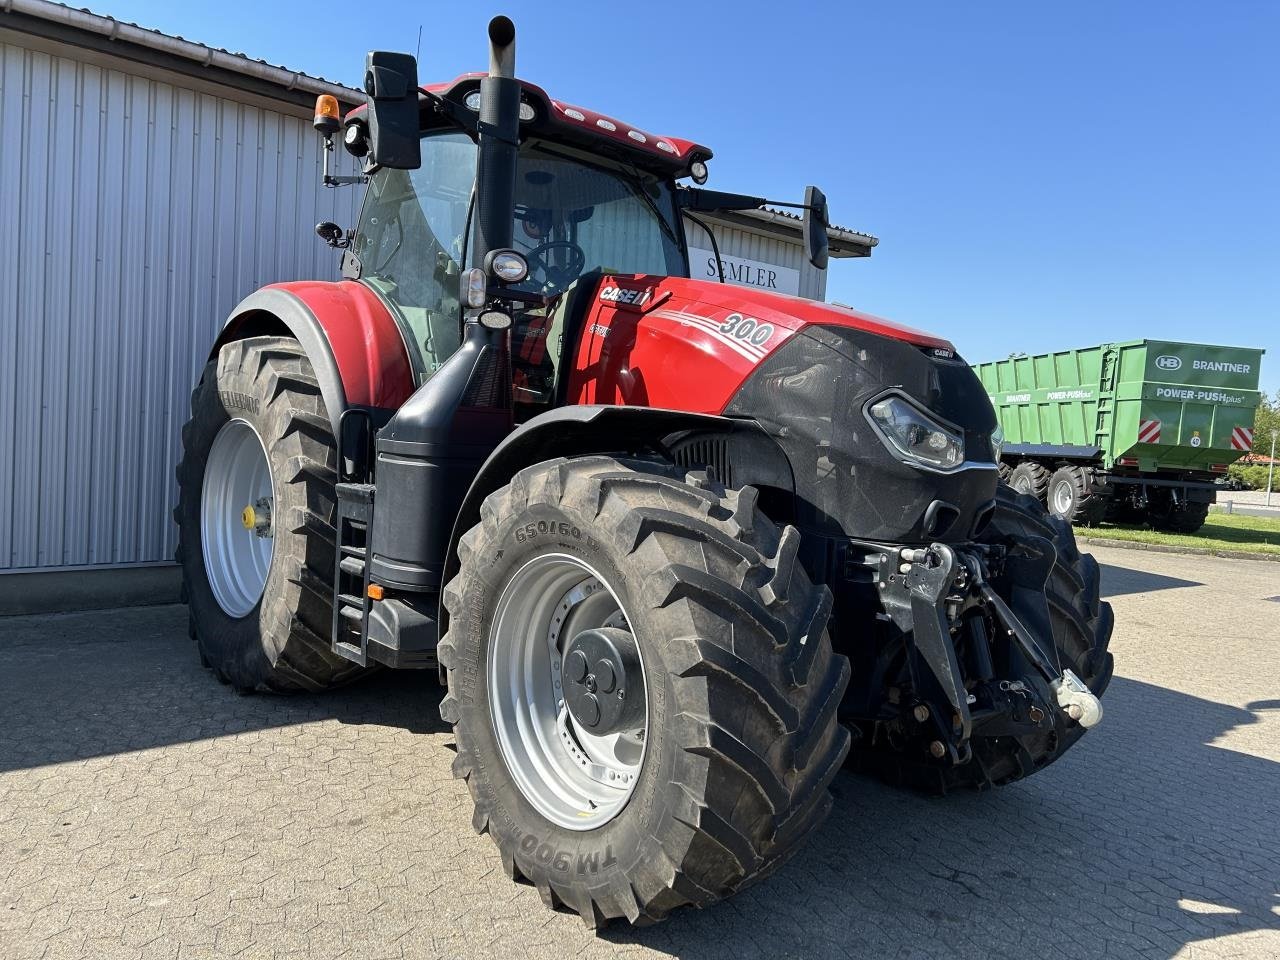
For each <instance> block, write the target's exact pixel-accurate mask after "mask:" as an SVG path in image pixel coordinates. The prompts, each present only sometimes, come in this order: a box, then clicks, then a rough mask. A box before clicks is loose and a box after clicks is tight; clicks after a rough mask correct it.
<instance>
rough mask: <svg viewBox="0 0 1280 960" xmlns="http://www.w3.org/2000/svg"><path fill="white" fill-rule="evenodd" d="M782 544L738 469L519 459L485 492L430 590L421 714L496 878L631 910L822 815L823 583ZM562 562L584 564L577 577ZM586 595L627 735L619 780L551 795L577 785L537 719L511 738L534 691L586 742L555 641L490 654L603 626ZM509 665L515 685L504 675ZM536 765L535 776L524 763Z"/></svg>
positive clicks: (774, 843) (758, 864) (663, 905)
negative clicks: (728, 474)
mask: <svg viewBox="0 0 1280 960" xmlns="http://www.w3.org/2000/svg"><path fill="white" fill-rule="evenodd" d="M682 477H683V478H682ZM798 544H799V534H798V532H797V531H796V530H795V528H793V527H785V528H782V529H779V528H778V527H776V526H775V525H774V524H773V523H772V522H771V521H770V520H769V519H768V518H767V517H766V516H765V515H764V514H763V513H761V512H760V510H759V509H758V508H757V506H756V491H755V489H754V488H752V487H744V488H742V489H739V490H727V489H725V488H724V487H722V486H720V485H719V484H718V483H716V482H715V481H714V479H712V478H710V477H708V475H707V474H706V473H692V474H688V475H682V474H681V473H679V472H677V471H676V470H675V469H674V468H671V467H669V466H667V465H665V464H660V463H656V462H650V461H640V460H619V459H613V458H610V457H603V456H591V457H582V458H575V459H567V460H566V459H558V460H552V461H548V462H545V463H539V464H536V465H534V466H531V467H528V468H526V469H524V470H522V471H521V472H520V473H518V474H517V475H516V476H515V477H514V478H513V479H512V481H511V483H510V484H508V485H507V486H506V487H504V488H502V489H501V490H498V491H497V492H495V493H494V494H492V495H490V496H489V497H488V498H487V499H486V500H485V502H484V505H483V508H482V510H481V522H480V523H479V524H477V525H476V526H475V527H474V528H472V529H471V530H470V531H468V532H467V533H466V535H464V536H463V538H462V540H461V542H460V545H459V559H460V561H461V567H460V569H459V572H458V574H457V576H456V577H455V578H454V579H453V580H452V581H450V583H449V584H448V586H447V587H446V589H445V592H444V602H445V606H446V609H447V611H448V614H449V624H448V632H447V634H446V636H445V637H444V639H443V640H442V641H441V643H440V648H439V654H440V662H441V663H442V664H443V665H444V666H445V668H446V669H447V671H448V674H447V676H448V688H449V692H448V695H447V696H446V697H445V699H444V701H443V702H442V704H441V707H440V713H441V716H442V717H443V718H444V719H445V721H446V722H448V723H451V724H453V727H454V734H455V737H456V741H457V751H458V752H457V757H456V759H455V761H454V765H453V771H454V775H455V776H457V777H459V778H461V779H463V780H465V781H466V783H467V786H468V788H469V790H470V793H471V797H472V799H473V801H474V803H475V813H474V818H473V825H474V827H475V829H476V831H477V832H478V833H488V834H489V835H490V837H491V838H492V839H493V841H494V842H495V843H496V844H497V847H498V850H499V853H500V857H501V862H502V866H503V869H504V871H505V872H506V873H507V875H508V876H509V877H511V878H512V879H513V880H517V881H524V882H528V883H532V884H533V885H535V886H536V887H537V888H538V891H539V893H540V894H541V896H542V899H543V901H544V903H546V904H547V906H548V907H551V908H567V909H569V910H573V911H576V912H577V913H578V914H579V915H580V916H581V917H582V919H583V920H584V921H585V922H586V923H587V924H588V925H589V926H597V925H602V924H603V923H605V922H607V921H608V920H610V919H612V918H618V917H625V918H626V919H627V920H629V921H631V922H633V923H645V922H653V921H656V920H660V919H662V918H663V917H665V916H666V915H667V914H668V913H669V912H670V911H671V910H673V909H676V908H678V907H681V906H686V905H693V906H698V907H702V906H707V905H708V904H711V903H714V902H715V901H717V900H720V899H722V898H723V897H726V896H728V895H729V894H731V893H733V892H734V891H736V890H738V889H740V888H741V887H743V886H745V885H747V884H749V883H752V882H754V881H756V880H758V879H760V878H762V877H764V876H766V875H767V874H768V873H770V872H771V871H772V870H774V869H775V868H776V867H777V866H778V865H779V864H780V863H782V862H783V861H784V860H785V859H786V858H787V857H789V856H790V855H791V854H792V853H794V852H795V851H796V849H797V848H798V846H799V844H800V842H801V841H802V840H803V838H805V837H806V836H807V835H808V834H810V833H811V832H812V831H813V829H814V828H815V827H817V825H818V824H820V823H821V822H822V821H823V820H824V819H825V818H826V815H827V813H828V811H829V810H830V807H831V804H832V798H831V794H830V791H829V789H828V787H829V784H830V783H831V780H832V778H833V777H834V776H835V775H836V773H837V771H838V770H839V769H840V767H841V765H842V763H843V760H844V758H845V755H846V753H847V751H848V748H849V733H848V731H847V730H846V729H845V728H844V727H842V726H841V725H840V724H839V723H838V722H837V719H836V714H837V709H838V707H839V704H840V702H841V699H842V697H843V694H844V690H845V687H846V685H847V683H848V677H849V663H848V661H847V660H846V659H845V658H844V657H843V656H838V655H836V654H834V653H833V652H832V649H831V643H830V640H829V638H828V636H827V633H826V622H827V618H828V616H829V615H830V611H831V594H830V592H829V591H828V590H827V588H826V587H823V586H815V585H814V584H812V583H811V582H810V580H809V578H808V576H807V575H806V573H805V571H804V569H803V567H802V566H801V565H800V563H799V561H798V559H797V556H796V548H797V546H798ZM553 563H558V564H562V565H563V571H567V572H561V573H556V572H555V571H556V570H558V569H560V568H556V567H553V566H552V564H553ZM574 564H577V565H578V566H580V567H581V568H582V569H583V570H585V571H587V572H588V577H587V579H586V580H583V581H582V583H576V580H575V578H576V577H578V576H580V575H581V574H580V573H579V572H576V571H575V570H574V566H573V565H574ZM557 577H559V578H561V579H555V578H557ZM593 577H594V584H595V585H592V583H593V581H592V578H593ZM522 578H523V579H522ZM574 583H576V585H574V586H570V587H569V590H568V592H567V593H564V594H563V595H562V596H560V599H555V598H556V597H557V596H558V595H560V591H561V590H562V589H564V587H565V585H566V584H574ZM584 585H585V586H584ZM601 587H603V588H605V589H606V590H607V596H606V595H605V593H603V592H601V589H600V588H601ZM539 591H541V592H542V593H543V594H544V595H545V596H546V597H549V598H551V600H550V602H549V604H547V605H546V606H545V607H544V606H542V605H541V604H542V603H543V601H541V600H539V599H537V598H538V595H539ZM584 591H585V592H584ZM574 597H577V599H573V598H574ZM583 597H586V598H587V599H586V600H584V599H583ZM592 597H599V598H600V600H601V603H600V604H598V605H597V606H596V607H595V608H593V609H594V613H593V616H594V617H597V618H598V617H600V616H603V615H605V614H608V615H609V618H610V619H609V621H608V622H611V623H613V624H614V627H613V629H614V630H615V633H614V634H612V636H615V637H617V636H619V635H622V636H623V638H624V639H625V637H626V635H628V634H629V635H630V638H631V639H630V640H629V641H627V642H628V643H630V644H632V645H633V647H632V649H634V650H637V651H638V653H637V654H636V656H637V657H638V661H639V663H640V665H641V673H640V675H641V677H642V678H643V683H644V696H645V707H644V709H643V710H642V711H641V712H640V713H639V714H638V716H639V718H642V721H643V723H644V724H645V726H644V727H643V728H639V730H638V732H636V735H635V736H632V740H633V742H639V743H641V744H643V747H642V753H641V754H640V757H639V759H638V760H636V761H635V766H633V767H629V768H626V769H627V770H628V771H630V773H627V774H626V776H625V778H624V780H621V781H619V782H627V783H629V784H631V785H630V786H629V787H627V788H626V789H627V790H628V792H627V793H626V795H625V796H621V797H616V796H614V795H612V794H610V795H608V796H605V797H604V798H603V799H602V800H601V801H600V803H599V804H594V805H593V804H578V803H577V801H576V794H575V795H574V802H571V803H569V804H568V805H567V806H565V807H561V806H560V805H558V801H557V797H558V796H563V795H564V794H565V793H567V792H571V791H576V790H579V789H583V790H590V789H595V788H594V787H593V786H592V784H591V783H590V782H588V781H584V780H581V777H580V776H579V774H578V773H577V772H576V771H575V769H574V768H573V767H572V766H569V767H568V769H567V771H566V770H565V768H564V767H563V766H558V765H560V764H562V763H563V755H562V754H561V753H557V752H553V751H552V750H551V747H555V746H557V744H555V743H554V742H550V743H549V741H552V739H553V738H549V737H548V738H544V739H541V740H539V739H537V738H534V739H528V738H527V737H525V738H524V739H521V740H520V741H519V742H520V744H522V745H525V746H527V750H528V751H529V752H533V753H537V754H538V757H537V758H536V760H535V762H534V763H532V764H530V763H529V762H527V761H525V760H522V759H521V758H520V757H521V755H520V754H519V753H518V752H517V751H516V750H514V749H512V745H514V744H515V743H516V738H517V736H518V735H519V734H520V731H521V730H526V731H527V730H539V729H545V728H546V725H547V723H548V722H549V718H548V717H546V716H545V715H544V714H545V713H546V709H547V707H546V704H548V703H549V704H550V707H549V709H551V710H552V711H553V712H555V713H556V714H557V717H556V724H557V725H556V727H555V730H556V732H557V733H558V734H559V737H560V739H563V740H564V742H565V744H566V745H569V746H573V745H576V747H577V750H578V751H579V752H580V753H583V754H586V753H588V752H589V747H588V746H584V744H589V743H590V741H589V740H587V739H585V738H584V733H583V729H584V728H583V727H582V723H583V720H582V719H580V718H579V717H578V714H577V713H571V712H570V711H569V708H568V700H569V698H570V696H571V695H574V694H572V693H571V683H570V680H571V679H572V677H571V671H570V669H569V664H570V662H571V661H570V659H565V660H564V664H565V666H564V667H562V668H561V670H556V669H555V668H554V667H549V668H548V670H547V676H548V677H551V678H552V679H551V680H550V681H548V680H547V679H539V678H541V677H542V669H541V665H539V666H537V667H535V668H533V669H525V668H524V667H523V666H521V667H519V668H517V669H513V668H512V667H510V666H507V665H505V663H504V661H511V660H514V661H515V662H516V663H518V664H524V663H526V662H534V661H527V660H526V659H525V655H524V653H522V652H521V651H525V650H527V651H529V652H530V655H531V656H533V657H537V658H545V659H547V660H548V663H555V662H556V660H557V658H560V657H563V655H564V653H566V652H567V653H570V654H571V653H573V652H574V649H576V648H575V647H574V645H575V644H577V643H578V642H579V638H581V637H582V636H583V635H584V633H588V632H590V631H593V630H594V631H599V630H602V629H608V627H603V628H602V627H600V626H598V625H596V624H594V623H593V620H592V619H591V618H587V617H586V612H587V604H588V602H591V601H590V598H592ZM571 603H572V604H576V606H569V604H571ZM611 604H616V606H617V609H616V610H615V611H613V612H612V613H610V610H611V609H612V608H611ZM544 610H545V618H547V619H546V620H545V624H544V612H543V611H544ZM565 611H568V612H565ZM578 611H581V612H582V615H583V617H584V618H585V619H584V620H583V621H579V623H585V625H586V626H587V630H584V631H581V632H579V631H578V626H579V623H575V622H573V620H572V618H573V617H575V616H576V615H577V612H578ZM620 615H621V619H619V616H620ZM553 616H554V617H557V618H563V619H551V618H552V617H553ZM547 624H549V625H550V626H547ZM619 624H622V625H623V628H619V626H618V625H619ZM561 629H563V636H562V635H561V633H560V632H559V631H560V630H561ZM529 638H532V641H531V640H530V639H529ZM530 643H532V647H530V646H529V644H530ZM499 644H501V645H502V646H501V648H500V649H498V645H499ZM562 647H563V648H567V649H566V650H562V649H561V648H562ZM538 662H539V664H540V660H539V661H538ZM632 662H633V663H634V661H632ZM634 670H635V668H634V666H632V667H631V668H630V671H628V670H627V669H624V670H623V672H622V673H623V675H625V676H628V677H633V676H634ZM529 676H531V677H533V678H534V679H533V681H532V683H533V685H532V686H529V687H528V689H527V690H526V689H525V688H524V687H521V686H520V684H521V683H524V684H526V686H527V685H528V684H529V682H530V681H527V680H526V681H520V679H519V678H520V677H529ZM591 676H592V677H594V674H592V675H591ZM610 676H612V674H610ZM513 677H515V678H516V681H517V682H516V687H517V688H518V689H514V691H513V688H512V686H511V679H512V678H513ZM561 678H563V685H561V682H560V681H561ZM579 682H583V681H581V680H579ZM538 684H542V685H543V686H541V687H539V686H538ZM591 689H592V690H595V689H596V688H595V687H591ZM628 689H630V690H631V691H632V696H631V697H630V698H629V699H631V700H634V696H635V694H634V690H635V687H634V685H630V686H629V687H628ZM562 693H563V696H564V700H563V702H558V701H557V698H558V697H559V696H560V695H561V694H562ZM548 698H549V699H548ZM513 718H517V719H518V721H519V722H518V723H516V724H513V723H512V722H511V720H512V719H513ZM633 721H635V718H634V717H633ZM633 729H634V728H633ZM565 730H569V731H570V732H569V733H568V734H565V733H564V731H565ZM615 733H616V731H615ZM504 738H505V740H504ZM621 739H622V737H621V736H620V737H619V742H620V741H621ZM504 742H507V743H508V746H507V747H504V746H503V744H504ZM614 749H615V750H616V749H618V746H617V744H615V747H614ZM564 753H565V754H568V755H570V756H573V750H572V749H566V750H565V751H564ZM619 755H621V754H619ZM633 757H634V754H633ZM574 759H575V762H577V763H578V764H579V766H581V769H582V771H583V773H584V774H586V775H588V776H590V775H591V768H590V767H589V766H588V765H583V764H582V761H581V760H580V759H578V758H577V757H576V756H575V757H574ZM609 762H612V761H609ZM553 767H554V769H555V771H556V772H555V773H554V775H553V776H552V777H551V779H550V780H548V779H547V775H546V774H545V773H541V772H539V771H545V770H547V769H551V768H553ZM601 772H603V771H601ZM598 782H599V781H598ZM548 784H550V786H548ZM557 791H559V792H557ZM575 817H579V818H582V819H577V820H575V819H574V818H575ZM579 824H582V825H585V827H586V828H585V829H582V828H575V827H577V825H579Z"/></svg>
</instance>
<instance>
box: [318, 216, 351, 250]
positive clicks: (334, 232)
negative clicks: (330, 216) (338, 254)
mask: <svg viewBox="0 0 1280 960" xmlns="http://www.w3.org/2000/svg"><path fill="white" fill-rule="evenodd" d="M316 236H317V237H319V238H320V239H321V240H323V241H324V242H325V243H327V244H328V245H329V246H331V247H338V248H345V247H346V246H348V244H349V243H350V241H349V240H348V239H347V237H346V235H345V234H344V233H343V232H342V228H341V227H340V226H338V225H337V224H336V223H334V222H333V221H332V220H321V221H320V222H319V223H317V224H316Z"/></svg>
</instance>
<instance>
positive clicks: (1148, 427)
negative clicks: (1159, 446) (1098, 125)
mask: <svg viewBox="0 0 1280 960" xmlns="http://www.w3.org/2000/svg"><path fill="white" fill-rule="evenodd" d="M1138 442H1139V443H1159V442H1160V421H1159V420H1143V421H1142V423H1141V424H1139V425H1138Z"/></svg>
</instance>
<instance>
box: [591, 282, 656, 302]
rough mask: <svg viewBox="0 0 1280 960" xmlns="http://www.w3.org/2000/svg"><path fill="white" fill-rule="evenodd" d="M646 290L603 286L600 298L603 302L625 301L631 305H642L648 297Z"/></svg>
mask: <svg viewBox="0 0 1280 960" xmlns="http://www.w3.org/2000/svg"><path fill="white" fill-rule="evenodd" d="M649 293H650V291H648V290H628V289H627V288H626V287H612V286H609V287H604V288H603V289H602V290H601V291H600V299H601V300H603V301H604V302H605V303H625V304H630V305H631V306H633V307H639V306H643V305H644V303H645V302H646V301H647V300H648V299H649Z"/></svg>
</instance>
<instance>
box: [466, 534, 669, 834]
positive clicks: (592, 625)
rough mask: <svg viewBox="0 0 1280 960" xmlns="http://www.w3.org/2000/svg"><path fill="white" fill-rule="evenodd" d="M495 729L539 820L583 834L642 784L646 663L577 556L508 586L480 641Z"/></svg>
mask: <svg viewBox="0 0 1280 960" xmlns="http://www.w3.org/2000/svg"><path fill="white" fill-rule="evenodd" d="M488 659H489V663H488V668H487V671H486V672H487V685H488V689H489V710H490V718H491V720H492V723H493V731H494V733H495V735H496V736H497V740H498V746H499V749H500V751H501V753H502V758H503V760H504V761H505V764H506V767H507V769H508V771H509V772H510V773H511V776H512V778H513V779H514V780H515V782H516V785H517V786H518V787H519V789H520V792H521V793H523V794H524V796H525V798H526V799H527V800H528V801H529V802H530V803H531V804H533V806H534V807H536V808H537V810H538V812H539V813H540V814H542V816H544V817H546V818H547V819H548V820H551V821H553V822H554V823H557V824H559V825H560V826H562V827H566V828H568V829H570V830H591V829H594V828H595V827H598V826H601V825H602V824H604V823H607V822H608V821H610V820H612V819H613V818H614V817H615V816H616V815H617V814H618V813H619V811H621V809H622V808H623V807H624V806H625V805H626V803H627V801H628V800H629V799H630V797H631V794H632V792H633V791H634V790H635V787H636V784H637V782H638V781H639V777H640V771H641V768H642V767H643V765H644V757H645V753H646V749H647V742H646V740H647V738H646V736H645V734H646V732H647V731H646V725H647V722H648V721H647V717H648V706H647V704H648V695H647V688H646V677H645V669H644V661H643V660H642V659H641V655H640V652H639V648H638V646H637V644H636V641H635V638H634V636H633V635H632V632H631V622H630V620H629V618H628V617H627V614H626V612H625V611H624V610H623V608H622V604H621V602H620V601H619V598H618V595H617V594H615V593H614V591H613V588H612V587H611V586H610V585H609V584H608V583H607V582H606V581H605V580H604V579H602V578H601V576H600V574H599V573H597V572H596V571H595V570H593V569H592V568H591V567H589V566H588V565H587V564H586V563H584V562H583V561H581V560H579V559H578V558H576V557H572V556H569V555H566V554H544V555H541V556H537V557H534V558H532V559H530V560H529V561H527V562H526V563H525V564H524V566H522V567H521V568H520V569H519V570H517V571H516V572H515V573H514V574H513V575H512V577H511V579H510V580H509V581H508V583H507V585H506V587H505V588H504V590H503V592H502V595H501V597H500V598H499V600H498V604H497V609H496V610H495V611H494V621H493V626H492V628H491V632H490V635H489V652H488Z"/></svg>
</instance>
